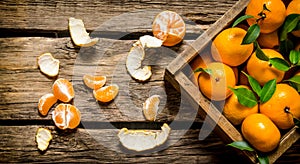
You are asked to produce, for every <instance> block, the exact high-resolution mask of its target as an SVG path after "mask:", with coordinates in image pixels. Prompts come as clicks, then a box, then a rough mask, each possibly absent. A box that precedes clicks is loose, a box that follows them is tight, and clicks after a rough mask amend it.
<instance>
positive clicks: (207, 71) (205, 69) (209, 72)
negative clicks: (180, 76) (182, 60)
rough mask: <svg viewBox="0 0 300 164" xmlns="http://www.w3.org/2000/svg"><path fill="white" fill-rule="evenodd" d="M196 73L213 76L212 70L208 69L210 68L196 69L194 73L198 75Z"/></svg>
mask: <svg viewBox="0 0 300 164" xmlns="http://www.w3.org/2000/svg"><path fill="white" fill-rule="evenodd" d="M196 72H205V73H207V74H209V75H211V74H212V70H211V69H208V68H196V69H195V70H194V73H196Z"/></svg>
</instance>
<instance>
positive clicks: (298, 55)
mask: <svg viewBox="0 0 300 164" xmlns="http://www.w3.org/2000/svg"><path fill="white" fill-rule="evenodd" d="M289 59H290V62H291V63H292V64H297V63H299V62H300V51H296V50H292V51H290V55H289Z"/></svg>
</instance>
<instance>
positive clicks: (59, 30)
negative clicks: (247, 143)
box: [0, 0, 300, 163]
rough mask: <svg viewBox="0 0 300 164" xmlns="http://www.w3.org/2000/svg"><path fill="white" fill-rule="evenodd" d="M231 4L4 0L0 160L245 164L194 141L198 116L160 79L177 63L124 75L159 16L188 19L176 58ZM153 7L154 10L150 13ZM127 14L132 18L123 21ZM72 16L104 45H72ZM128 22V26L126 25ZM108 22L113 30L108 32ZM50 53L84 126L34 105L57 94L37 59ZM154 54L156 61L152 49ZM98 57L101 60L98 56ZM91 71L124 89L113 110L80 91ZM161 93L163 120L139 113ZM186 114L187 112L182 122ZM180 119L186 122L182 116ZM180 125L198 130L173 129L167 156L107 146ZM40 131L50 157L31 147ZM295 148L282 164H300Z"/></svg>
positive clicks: (209, 141)
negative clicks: (142, 79)
mask: <svg viewBox="0 0 300 164" xmlns="http://www.w3.org/2000/svg"><path fill="white" fill-rule="evenodd" d="M235 2H236V0H199V1H181V0H175V1H171V2H161V1H150V0H144V1H89V0H74V1H65V2H62V1H58V0H51V1H41V0H38V1H30V0H28V1H26V0H18V1H16V2H15V0H2V1H1V2H0V8H1V10H0V12H1V16H0V36H1V38H0V49H1V51H0V61H1V64H0V77H1V78H0V80H1V83H0V95H1V100H0V162H5V163H6V162H14V163H15V162H26V163H27V162H38V163H40V162H76V163H77V162H89V163H90V162H93V163H94V162H99V163H104V162H105V163H111V162H115V163H123V162H125V163H133V162H137V163H142V162H152V163H170V162H172V163H173V162H174V163H186V162H188V163H227V162H231V163H232V162H233V163H237V162H239V163H241V162H244V161H243V160H244V159H242V158H241V157H240V156H238V155H236V152H235V151H234V150H233V149H231V148H229V147H227V146H225V144H224V143H223V142H222V141H221V140H220V139H219V137H218V136H217V135H216V134H214V133H211V134H210V135H209V136H208V137H207V138H206V139H205V140H202V141H200V140H198V135H199V131H200V130H199V129H200V127H201V125H202V120H201V119H200V118H198V117H197V116H193V115H190V114H194V113H195V112H194V111H193V110H194V109H192V107H189V104H188V102H186V101H185V100H182V99H181V94H180V93H179V92H177V91H176V90H175V89H174V88H173V87H172V86H171V84H169V83H168V82H166V81H165V80H164V68H165V66H167V64H168V63H169V61H170V60H172V56H167V57H166V58H163V59H162V60H156V61H151V60H148V62H149V63H150V64H152V65H154V66H153V76H152V77H151V79H150V81H148V82H146V83H138V82H136V81H135V80H133V79H131V77H130V76H129V75H128V74H127V73H126V70H124V69H125V58H126V53H127V52H128V50H129V49H130V47H131V46H132V44H133V43H134V42H135V41H136V39H138V38H139V37H140V36H142V35H146V34H151V22H152V20H153V18H154V16H155V14H156V13H157V10H172V11H175V12H177V13H179V14H181V15H182V16H184V17H185V18H186V19H187V20H189V21H190V23H189V25H188V28H187V34H186V38H185V41H184V42H183V43H182V44H180V45H177V46H175V47H172V48H168V49H167V50H170V51H172V52H175V54H176V53H180V52H182V51H183V50H184V48H185V47H186V46H187V44H188V43H190V42H192V41H193V40H194V39H196V38H197V37H198V36H199V35H200V34H201V33H202V32H203V30H206V29H207V28H209V27H210V25H211V24H213V23H214V22H215V21H216V20H218V18H220V17H221V16H222V15H223V14H224V13H225V12H226V11H227V10H228V9H229V8H230V7H231V6H233V4H234V3H235ZM153 9H157V10H154V12H153ZM144 11H147V12H144ZM123 14H125V15H126V14H127V15H126V16H125V17H122V16H121V17H120V15H123ZM123 16H124V15H123ZM69 17H75V18H80V19H83V21H84V23H85V26H86V28H87V30H88V31H89V32H93V31H94V33H92V34H94V35H95V36H98V37H100V38H101V39H100V41H99V43H98V44H97V45H96V46H94V47H91V48H81V49H79V48H78V47H76V46H74V45H73V44H72V41H71V39H70V36H69V32H68V26H67V23H68V22H67V19H68V18H69ZM126 18H127V19H129V20H132V21H129V22H128V21H124V19H126ZM105 22H109V23H108V24H106V26H104V25H103V24H104V23H105ZM192 22H194V23H192ZM99 27H100V30H99ZM95 31H96V32H95ZM120 36H122V37H120ZM167 50H161V52H163V51H167ZM45 52H51V53H52V54H53V56H54V57H55V58H57V59H59V60H60V72H59V76H58V77H61V78H66V79H69V80H71V81H72V82H73V84H74V88H75V92H76V96H75V99H74V101H73V103H74V104H75V105H76V106H77V107H78V108H79V109H80V111H81V113H82V123H81V125H80V126H79V127H78V128H77V129H75V130H67V131H61V130H58V129H57V128H56V127H55V126H54V123H53V122H52V119H51V114H49V115H48V116H46V117H42V116H40V115H39V114H38V111H37V103H38V99H39V98H40V97H41V96H42V95H43V94H45V93H49V92H51V86H52V84H53V81H54V80H55V78H49V77H46V76H45V75H43V74H42V73H41V72H40V70H39V69H38V67H37V64H36V58H37V57H38V56H39V55H41V54H42V53H45ZM148 53H152V54H155V51H151V50H150V51H149V52H148ZM99 54H101V55H100V58H99V57H97V55H99ZM124 57H125V58H124ZM85 73H91V74H99V75H106V76H107V77H108V83H117V84H118V85H120V94H119V96H118V97H117V99H116V100H115V101H113V102H111V103H109V104H99V103H97V102H96V101H95V99H94V98H93V97H92V94H91V93H92V92H91V90H89V89H88V88H87V87H85V86H84V84H83V83H82V79H81V77H82V76H83V75H84V74H85ZM155 92H159V93H165V94H163V95H164V99H163V102H164V103H163V105H162V108H161V112H160V113H159V115H158V119H157V120H156V121H155V122H148V121H146V120H145V119H144V117H143V116H142V114H141V111H140V108H141V104H142V103H143V102H144V101H145V99H146V98H147V97H149V95H150V94H151V93H155ZM180 111H184V112H183V114H182V112H180ZM179 113H181V115H180V118H178V117H177V115H178V114H179ZM174 120H175V121H177V122H179V123H180V121H182V124H184V123H187V122H192V125H191V126H190V127H189V128H188V129H186V128H185V127H180V126H177V129H174V131H175V132H178V133H172V135H171V137H170V141H169V143H167V144H168V145H167V148H166V149H163V150H160V151H158V152H148V153H139V154H136V153H132V152H131V153H124V150H123V149H124V148H122V147H120V146H119V145H118V143H115V145H117V146H116V147H114V148H111V146H110V145H109V144H111V141H112V140H111V139H114V138H115V137H116V134H117V131H118V130H117V129H120V128H123V127H127V128H129V129H158V128H159V127H160V126H161V125H162V124H163V123H165V122H166V123H169V124H170V123H172V122H173V121H174ZM178 120H179V121H178ZM111 125H112V126H111ZM39 127H47V128H49V129H50V130H52V135H53V140H52V141H51V144H50V146H49V148H48V150H47V151H46V152H40V151H38V149H37V146H36V143H35V138H34V136H35V133H36V130H37V129H38V128H39ZM176 134H177V135H176ZM180 134H182V136H181V135H180ZM99 138H100V140H99ZM171 143H172V144H171ZM115 150H117V151H115ZM299 150H300V141H298V142H296V143H295V144H294V145H293V146H292V147H291V148H290V149H289V150H288V151H287V152H286V153H284V155H283V156H282V157H280V158H279V159H278V161H277V163H297V162H298V163H299V159H300V151H299Z"/></svg>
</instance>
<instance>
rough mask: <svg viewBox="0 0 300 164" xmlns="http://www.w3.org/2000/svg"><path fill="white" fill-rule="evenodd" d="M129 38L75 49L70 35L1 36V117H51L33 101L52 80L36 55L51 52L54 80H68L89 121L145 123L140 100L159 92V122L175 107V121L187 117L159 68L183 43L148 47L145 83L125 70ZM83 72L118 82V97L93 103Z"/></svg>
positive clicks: (170, 115) (171, 114) (169, 118)
mask: <svg viewBox="0 0 300 164" xmlns="http://www.w3.org/2000/svg"><path fill="white" fill-rule="evenodd" d="M134 42H135V41H134V40H126V41H120V40H112V39H100V41H99V43H98V44H97V45H96V46H94V47H90V48H82V49H78V48H76V47H74V46H73V44H72V42H71V40H70V38H68V37H67V38H43V37H31V38H30V37H26V38H1V39H0V43H1V44H0V48H1V52H0V58H1V59H0V60H1V64H0V82H1V83H0V95H1V100H0V119H2V120H3V119H4V120H5V119H8V120H10V119H23V120H24V119H25V120H29V119H33V120H38V119H50V117H51V116H50V115H48V116H47V117H46V118H43V117H41V116H39V115H38V112H37V103H38V99H39V98H40V97H41V96H42V95H44V94H46V93H49V92H51V86H52V84H53V82H54V80H55V79H54V78H48V77H46V76H45V75H43V74H42V73H41V72H40V71H39V69H38V66H37V63H36V58H37V57H38V56H39V55H40V54H42V53H45V52H51V53H52V54H53V56H54V57H55V58H57V59H59V60H60V73H59V76H58V77H59V78H66V79H69V80H72V82H73V84H74V88H75V92H76V95H75V99H74V102H73V103H74V104H75V105H76V106H77V107H78V108H79V109H80V110H81V112H82V119H83V120H88V121H101V120H102V121H121V122H122V121H145V119H144V117H143V114H142V112H141V108H142V103H143V102H144V101H145V100H146V99H147V98H148V97H149V96H150V95H152V94H159V95H161V96H162V101H161V102H162V103H161V105H160V110H161V111H160V112H161V113H160V114H159V115H158V121H162V122H165V121H172V120H174V119H175V117H176V115H177V113H178V112H179V111H180V110H186V112H181V113H182V115H180V119H182V120H194V118H195V117H194V116H193V118H191V116H190V115H191V112H192V113H194V112H195V111H194V110H193V109H190V107H189V106H188V105H189V104H188V103H187V102H186V103H184V101H182V102H183V103H182V104H180V103H181V100H180V93H178V92H177V91H176V90H174V89H173V88H172V86H171V85H170V84H169V83H168V82H165V81H164V69H165V67H166V66H167V65H168V64H169V62H170V61H172V60H173V59H174V58H175V57H176V56H177V54H176V53H177V52H181V51H183V49H184V47H186V44H187V43H186V42H184V44H182V45H181V46H177V47H173V48H171V49H170V48H166V47H163V48H159V49H148V50H147V52H146V54H147V57H146V59H145V62H144V64H149V65H152V71H153V76H152V77H151V79H150V81H149V82H146V83H138V82H136V81H135V80H133V79H132V78H131V77H130V76H129V75H128V73H127V71H126V68H125V60H126V55H127V52H128V51H129V49H130V47H131V46H132V44H133V43H134ZM84 74H97V75H106V76H107V77H108V78H107V79H108V82H107V83H108V84H110V83H116V84H118V85H119V86H120V93H119V96H118V97H117V99H116V100H115V101H114V102H112V103H109V104H101V103H97V102H96V101H95V99H94V98H93V95H92V90H90V89H89V88H87V87H86V86H85V85H84V84H83V81H82V76H83V75H84Z"/></svg>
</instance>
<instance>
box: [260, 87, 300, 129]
mask: <svg viewBox="0 0 300 164" xmlns="http://www.w3.org/2000/svg"><path fill="white" fill-rule="evenodd" d="M259 108H260V112H261V113H262V114H265V115H266V116H268V117H269V118H270V119H271V120H272V121H273V122H274V123H275V124H276V125H277V127H279V128H280V129H289V128H291V127H293V126H294V121H293V116H294V117H296V118H298V119H300V96H299V94H298V92H297V91H296V90H295V89H294V88H293V87H291V86H289V85H288V84H277V85H276V90H275V93H274V94H273V96H272V97H271V99H270V100H269V101H267V102H265V103H263V104H260V105H259ZM286 110H288V111H289V112H290V113H287V112H286ZM291 113H292V114H291Z"/></svg>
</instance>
